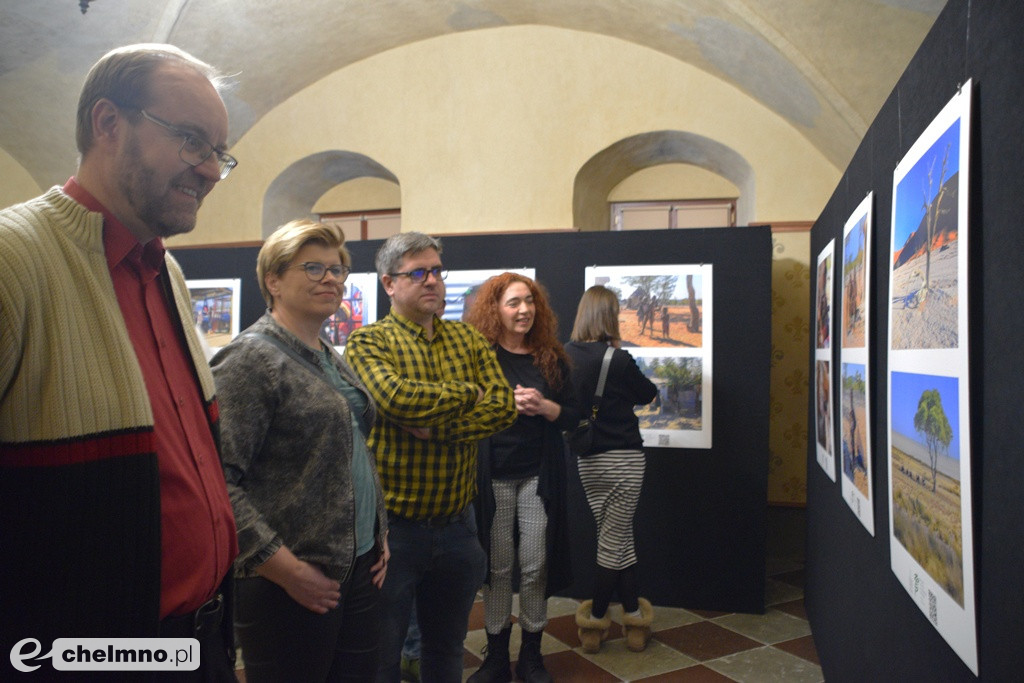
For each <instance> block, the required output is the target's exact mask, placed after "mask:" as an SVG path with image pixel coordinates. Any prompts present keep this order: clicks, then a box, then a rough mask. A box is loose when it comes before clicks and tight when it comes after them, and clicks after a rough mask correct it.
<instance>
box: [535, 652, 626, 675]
mask: <svg viewBox="0 0 1024 683" xmlns="http://www.w3.org/2000/svg"><path fill="white" fill-rule="evenodd" d="M544 668H545V669H547V670H548V673H549V674H551V678H553V679H554V680H556V681H558V682H559V683H574V682H575V681H579V682H580V683H619V678H618V677H616V676H614V675H612V674H610V673H608V672H607V671H605V670H604V669H602V668H601V667H599V666H598V665H597V664H594V663H593V662H591V661H588V660H586V659H584V658H583V657H581V656H580V655H579V654H578V653H576V652H573V651H572V650H566V651H564V652H556V653H554V654H550V655H547V656H545V657H544Z"/></svg>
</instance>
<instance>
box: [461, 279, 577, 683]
mask: <svg viewBox="0 0 1024 683" xmlns="http://www.w3.org/2000/svg"><path fill="white" fill-rule="evenodd" d="M467 321H468V322H469V323H470V324H472V325H474V326H475V327H476V328H477V329H478V330H480V332H481V333H483V335H484V336H485V337H486V338H487V339H488V340H489V341H490V342H491V343H492V344H493V345H494V350H495V353H496V354H497V356H498V363H500V364H501V369H502V370H503V371H504V373H505V378H506V379H507V380H508V382H509V384H510V385H512V387H513V389H514V390H515V399H516V409H517V410H518V411H519V418H518V419H517V420H516V422H515V424H513V425H512V426H511V427H509V428H508V429H506V430H505V431H503V432H499V433H498V434H495V435H494V436H492V437H490V438H489V439H486V440H484V441H483V442H482V443H481V447H480V458H479V461H480V481H479V486H480V502H479V505H478V506H477V510H478V514H479V515H480V521H479V523H478V528H479V532H480V542H481V545H483V548H484V550H486V551H487V553H488V563H489V568H488V574H487V581H486V585H485V586H484V621H485V627H486V630H487V657H486V658H485V659H484V662H483V665H482V666H481V667H480V669H479V671H477V672H476V673H474V674H473V675H472V676H471V677H470V679H469V680H470V681H472V683H482V682H485V681H507V680H509V647H508V642H509V635H510V634H511V631H512V622H511V614H512V564H513V561H514V554H515V548H516V543H515V539H514V538H513V534H514V533H515V531H514V530H515V528H516V521H517V519H518V529H519V543H518V548H519V572H520V582H519V583H520V585H519V626H520V628H521V629H522V647H521V648H520V650H519V661H518V663H517V664H516V675H517V676H519V677H520V678H522V679H524V680H526V681H550V680H551V677H550V676H549V675H548V673H547V671H546V670H545V669H544V661H543V659H542V657H541V654H540V640H541V636H542V635H543V632H544V627H545V626H547V621H548V620H547V598H548V596H549V595H551V594H552V593H553V592H554V591H556V590H559V589H561V588H564V587H565V586H567V585H568V584H569V583H570V582H571V574H570V570H569V543H568V533H567V531H568V530H567V529H566V525H565V461H564V457H565V456H564V454H565V449H564V445H563V442H562V437H561V431H562V430H563V429H567V428H569V427H572V426H575V425H576V424H577V423H578V422H579V419H580V410H579V409H578V408H577V407H576V405H575V402H574V399H573V396H574V393H573V389H572V383H571V382H570V378H569V359H568V356H566V354H565V350H564V349H563V348H562V345H561V344H560V343H559V342H558V338H557V333H558V320H557V318H556V317H555V314H554V311H552V310H551V306H550V305H549V304H548V297H547V294H546V292H545V291H544V289H543V287H541V285H539V284H538V283H536V282H534V281H533V280H531V279H530V278H528V277H525V276H523V275H518V274H516V273H502V274H501V275H496V276H494V277H492V278H490V279H489V280H487V281H486V282H485V283H484V284H483V285H482V286H481V287H480V289H479V290H478V291H477V294H476V300H475V301H474V303H473V306H472V308H471V309H470V311H469V314H468V316H467Z"/></svg>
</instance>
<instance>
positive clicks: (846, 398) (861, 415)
mask: <svg viewBox="0 0 1024 683" xmlns="http://www.w3.org/2000/svg"><path fill="white" fill-rule="evenodd" d="M865 381H866V380H865V373H864V366H863V365H857V364H854V363H843V385H842V388H841V390H840V392H841V393H840V396H841V401H840V402H841V404H842V408H841V411H842V423H841V425H842V426H841V427H840V429H839V434H840V436H841V438H842V442H843V444H842V454H843V475H844V476H845V477H846V478H847V479H848V480H849V482H850V484H852V485H853V487H854V488H856V489H857V490H858V491H860V494H861V496H863V497H864V499H865V500H871V488H870V486H871V457H870V453H869V452H868V442H867V425H866V424H865V423H866V422H867V417H866V409H867V394H866V393H865V387H866V383H865Z"/></svg>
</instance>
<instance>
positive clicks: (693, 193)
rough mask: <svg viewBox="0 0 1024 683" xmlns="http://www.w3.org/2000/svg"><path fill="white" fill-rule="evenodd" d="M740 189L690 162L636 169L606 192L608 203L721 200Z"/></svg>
mask: <svg viewBox="0 0 1024 683" xmlns="http://www.w3.org/2000/svg"><path fill="white" fill-rule="evenodd" d="M739 194H740V190H739V188H738V187H736V186H735V185H733V184H732V183H730V182H729V181H728V180H726V179H725V178H723V177H722V176H720V175H718V174H717V173H712V172H711V171H706V170H704V169H703V168H700V167H699V166H694V165H692V164H659V165H657V166H651V167H649V168H645V169H643V170H642V171H637V172H636V173H634V174H632V175H631V176H629V177H628V178H626V179H625V180H623V181H622V182H621V183H619V184H618V185H616V186H615V187H614V188H612V191H611V192H610V193H608V201H609V202H638V201H647V202H660V201H671V200H673V199H725V198H729V197H738V196H739Z"/></svg>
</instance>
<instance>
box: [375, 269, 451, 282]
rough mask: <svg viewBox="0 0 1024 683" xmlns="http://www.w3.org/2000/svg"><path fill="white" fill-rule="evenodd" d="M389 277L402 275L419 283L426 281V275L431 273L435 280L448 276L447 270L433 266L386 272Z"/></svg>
mask: <svg viewBox="0 0 1024 683" xmlns="http://www.w3.org/2000/svg"><path fill="white" fill-rule="evenodd" d="M388 275H390V276H391V277H395V276H396V275H404V276H406V277H407V278H409V279H410V280H412V281H413V282H416V283H420V282H426V281H427V276H428V275H433V276H434V279H435V280H444V279H445V278H447V277H448V271H447V270H445V269H444V268H442V267H441V266H434V267H433V268H415V269H413V270H406V271H400V272H397V273H388Z"/></svg>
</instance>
